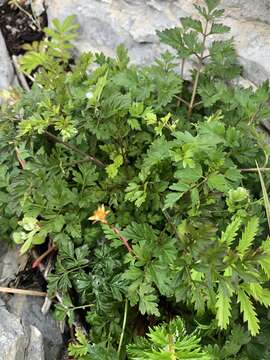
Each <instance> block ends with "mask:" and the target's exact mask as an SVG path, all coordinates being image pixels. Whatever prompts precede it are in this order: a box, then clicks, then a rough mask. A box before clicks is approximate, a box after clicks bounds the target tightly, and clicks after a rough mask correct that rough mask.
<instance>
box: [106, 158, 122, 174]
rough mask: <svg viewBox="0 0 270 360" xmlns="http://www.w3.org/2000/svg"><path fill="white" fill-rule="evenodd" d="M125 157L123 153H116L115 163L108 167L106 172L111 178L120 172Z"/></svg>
mask: <svg viewBox="0 0 270 360" xmlns="http://www.w3.org/2000/svg"><path fill="white" fill-rule="evenodd" d="M123 162H124V159H123V156H122V155H120V154H119V155H116V156H115V157H114V159H113V163H112V164H111V165H108V166H107V167H106V172H107V174H108V176H109V177H110V178H114V177H115V176H116V175H117V174H118V170H119V168H120V166H121V165H123Z"/></svg>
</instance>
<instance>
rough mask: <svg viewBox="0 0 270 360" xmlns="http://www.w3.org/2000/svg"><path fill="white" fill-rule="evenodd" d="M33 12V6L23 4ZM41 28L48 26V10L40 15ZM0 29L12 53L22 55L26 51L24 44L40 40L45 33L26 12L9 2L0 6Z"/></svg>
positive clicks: (27, 9)
mask: <svg viewBox="0 0 270 360" xmlns="http://www.w3.org/2000/svg"><path fill="white" fill-rule="evenodd" d="M23 8H24V9H25V10H26V11H28V12H29V13H30V14H31V7H29V6H23ZM39 22H40V25H41V28H44V27H45V26H47V15H46V12H44V13H43V14H41V16H40V17H39ZM0 29H1V31H2V34H3V36H4V38H5V40H6V44H7V48H8V51H9V54H10V55H21V54H23V53H24V52H25V50H24V49H23V47H22V46H23V45H24V44H31V43H32V42H34V41H40V40H41V39H42V38H43V36H44V33H43V31H42V30H41V31H40V30H38V29H37V27H36V26H35V25H34V24H33V21H32V20H31V19H30V18H29V16H27V15H26V14H25V13H24V12H22V11H21V10H20V9H18V8H16V7H11V6H10V5H8V3H5V4H4V5H2V6H0Z"/></svg>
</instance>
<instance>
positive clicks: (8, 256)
mask: <svg viewBox="0 0 270 360" xmlns="http://www.w3.org/2000/svg"><path fill="white" fill-rule="evenodd" d="M3 249H5V250H3ZM1 252H2V254H3V255H2V256H0V284H1V285H2V286H3V285H8V283H9V282H10V281H11V280H13V279H14V278H15V275H16V274H17V272H18V269H19V266H20V256H19V252H18V250H17V249H7V244H6V243H4V242H3V247H1Z"/></svg>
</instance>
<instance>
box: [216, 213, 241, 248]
mask: <svg viewBox="0 0 270 360" xmlns="http://www.w3.org/2000/svg"><path fill="white" fill-rule="evenodd" d="M241 223H242V221H241V219H240V218H238V217H237V218H235V219H234V220H233V221H232V222H231V223H230V224H229V225H228V226H227V227H226V230H225V231H224V232H222V235H221V239H220V241H221V243H224V242H226V244H227V246H228V247H230V246H231V244H232V243H233V242H234V240H235V238H236V235H237V232H238V230H239V228H240V226H241Z"/></svg>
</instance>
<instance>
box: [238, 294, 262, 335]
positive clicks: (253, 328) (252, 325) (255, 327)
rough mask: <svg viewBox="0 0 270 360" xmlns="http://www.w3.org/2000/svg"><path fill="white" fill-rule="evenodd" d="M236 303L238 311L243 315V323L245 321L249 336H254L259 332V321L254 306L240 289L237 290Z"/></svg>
mask: <svg viewBox="0 0 270 360" xmlns="http://www.w3.org/2000/svg"><path fill="white" fill-rule="evenodd" d="M237 302H238V303H240V310H241V312H242V313H243V317H244V321H247V324H248V329H249V331H250V333H251V335H252V336H256V335H257V334H258V333H259V330H260V325H259V320H258V318H257V314H256V311H255V309H254V305H253V304H252V302H251V300H250V298H249V297H248V296H247V294H246V293H245V291H243V290H242V289H238V290H237Z"/></svg>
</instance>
